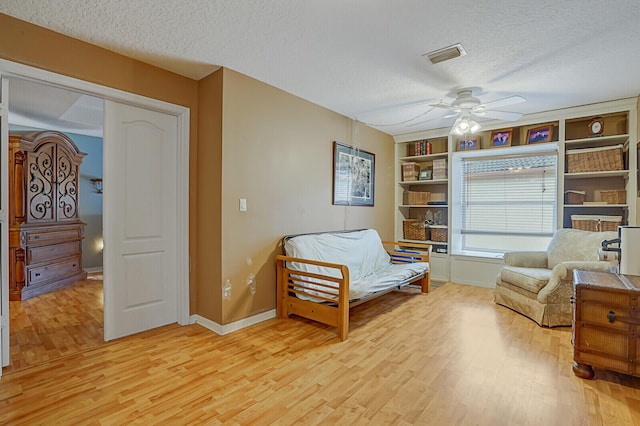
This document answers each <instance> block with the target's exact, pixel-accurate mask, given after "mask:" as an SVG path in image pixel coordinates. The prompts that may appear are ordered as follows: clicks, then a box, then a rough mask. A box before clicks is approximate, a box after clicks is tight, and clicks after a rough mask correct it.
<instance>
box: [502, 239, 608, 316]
mask: <svg viewBox="0 0 640 426" xmlns="http://www.w3.org/2000/svg"><path fill="white" fill-rule="evenodd" d="M616 237H617V233H616V232H590V231H582V230H579V229H559V230H557V231H556V232H555V234H554V236H553V238H552V239H551V242H550V243H549V246H548V248H547V251H519V252H508V253H505V255H504V263H505V266H503V267H502V269H501V270H500V273H499V274H498V277H497V278H496V289H495V293H494V301H495V303H497V304H500V305H503V306H506V307H508V308H510V309H513V310H514V311H516V312H519V313H521V314H523V315H525V316H527V317H529V318H531V319H532V320H534V321H535V322H537V323H538V325H541V326H547V327H557V326H570V325H571V320H572V316H573V307H572V304H571V295H572V294H573V270H574V269H583V270H591V271H604V272H608V271H610V268H611V264H610V263H609V262H605V261H599V260H598V248H600V246H601V243H602V240H609V239H612V238H616Z"/></svg>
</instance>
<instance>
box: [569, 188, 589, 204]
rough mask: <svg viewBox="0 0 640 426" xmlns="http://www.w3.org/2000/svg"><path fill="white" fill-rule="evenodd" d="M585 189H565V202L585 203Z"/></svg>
mask: <svg viewBox="0 0 640 426" xmlns="http://www.w3.org/2000/svg"><path fill="white" fill-rule="evenodd" d="M585 194H586V192H585V191H576V190H573V189H570V190H568V191H564V202H565V203H566V204H582V203H584V197H585Z"/></svg>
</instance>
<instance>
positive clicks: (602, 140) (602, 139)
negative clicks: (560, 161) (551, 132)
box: [564, 134, 629, 149]
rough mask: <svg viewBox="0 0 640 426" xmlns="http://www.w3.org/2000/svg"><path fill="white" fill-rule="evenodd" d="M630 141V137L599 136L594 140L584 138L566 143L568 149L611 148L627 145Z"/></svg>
mask: <svg viewBox="0 0 640 426" xmlns="http://www.w3.org/2000/svg"><path fill="white" fill-rule="evenodd" d="M628 140H629V135H628V134H624V135H614V136H598V137H592V138H583V139H571V140H567V141H565V142H564V144H565V145H566V147H567V149H574V148H587V147H591V146H594V145H597V146H610V145H619V144H625V143H626V142H627V141H628Z"/></svg>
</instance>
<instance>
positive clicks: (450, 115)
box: [442, 111, 460, 118]
mask: <svg viewBox="0 0 640 426" xmlns="http://www.w3.org/2000/svg"><path fill="white" fill-rule="evenodd" d="M458 114H460V112H459V111H452V112H451V114H447V115H445V116H444V117H442V118H453V117H457V116H458Z"/></svg>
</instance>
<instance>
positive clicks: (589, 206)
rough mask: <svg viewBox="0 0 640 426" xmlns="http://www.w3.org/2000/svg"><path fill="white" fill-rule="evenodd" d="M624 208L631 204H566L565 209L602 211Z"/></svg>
mask: <svg viewBox="0 0 640 426" xmlns="http://www.w3.org/2000/svg"><path fill="white" fill-rule="evenodd" d="M603 207H604V208H623V209H626V208H628V207H629V204H565V205H564V208H565V209H566V208H572V209H574V208H578V209H601V208H603Z"/></svg>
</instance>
